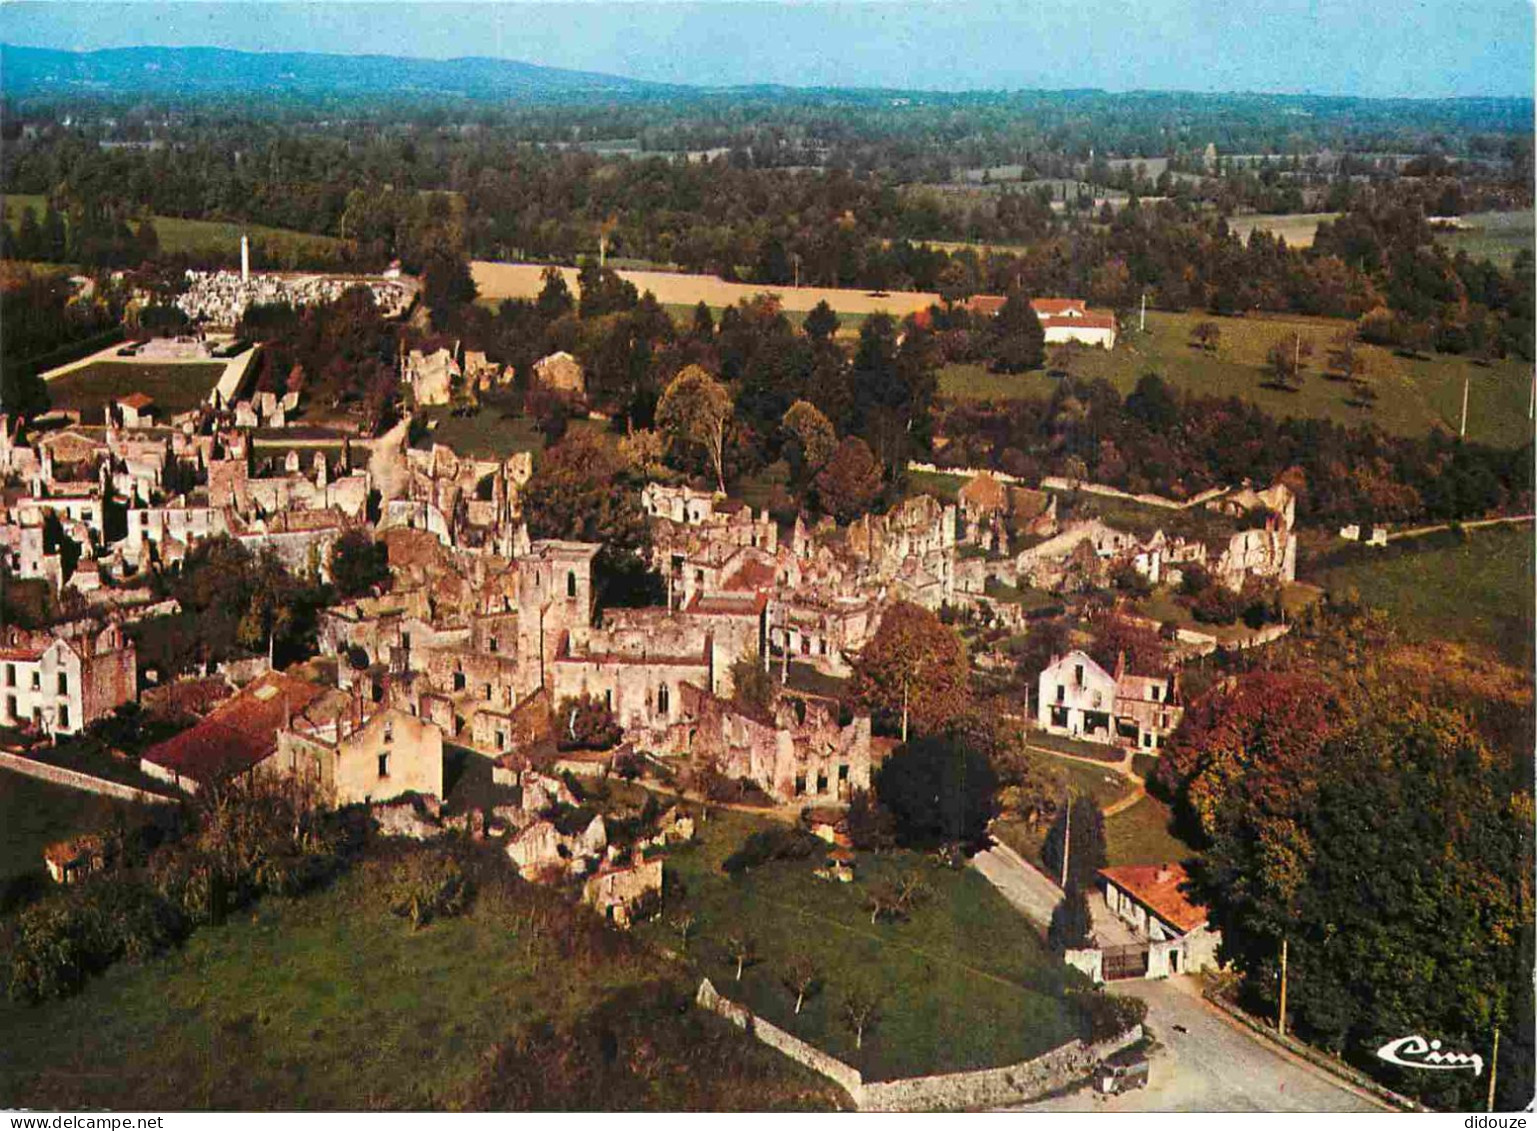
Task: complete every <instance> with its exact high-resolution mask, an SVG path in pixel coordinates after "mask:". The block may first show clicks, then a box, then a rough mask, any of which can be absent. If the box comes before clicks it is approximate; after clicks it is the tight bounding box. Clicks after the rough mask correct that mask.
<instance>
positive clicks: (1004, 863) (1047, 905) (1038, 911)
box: [971, 843, 1137, 946]
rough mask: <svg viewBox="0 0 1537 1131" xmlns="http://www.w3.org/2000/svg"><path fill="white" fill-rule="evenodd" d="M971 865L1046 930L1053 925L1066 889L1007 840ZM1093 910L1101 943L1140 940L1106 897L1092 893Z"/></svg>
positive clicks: (1095, 929)
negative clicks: (1056, 911) (1011, 846)
mask: <svg viewBox="0 0 1537 1131" xmlns="http://www.w3.org/2000/svg"><path fill="white" fill-rule="evenodd" d="M971 866H972V867H973V868H975V869H976V870H977V871H979V872H981V873H982V875H983V876H985V877H986V878H987V881H988V882H989V883H990V884H992V885H993V887H995V888H997V889H998V890H999V892H1001V893H1002V894H1003V897H1004V898H1005V899H1007V900H1008V901H1009V902H1010V903H1012V904H1013V905H1014V907H1015V909H1016V910H1017V911H1019V913H1020V914H1022V915H1023V916H1024V917H1025V918H1026V919H1029V920H1030V921H1031V922H1032V923H1034V924H1035V925H1036V927H1037V928H1038V929H1039V930H1040V931H1041V932H1042V933H1043V934H1044V933H1045V931H1046V928H1047V927H1048V926H1050V925H1051V913H1052V911H1053V910H1054V909H1055V908H1056V906H1057V904H1059V903H1061V902H1062V889H1061V888H1059V887H1058V886H1057V885H1056V884H1054V883H1052V882H1051V881H1050V880H1049V879H1047V878H1046V877H1045V875H1043V874H1042V873H1041V872H1039V871H1038V870H1036V869H1035V868H1034V867H1033V866H1031V865H1030V864H1028V863H1027V862H1026V861H1025V860H1023V859H1022V858H1021V857H1020V855H1019V853H1017V852H1015V851H1014V850H1013V849H1012V848H1010V847H1009V846H1008V845H1006V844H996V843H995V844H994V845H993V847H992V848H989V849H988V850H987V851H986V852H979V853H977V854H976V855H975V856H973V857H972V858H971ZM1089 914H1090V916H1091V917H1092V919H1093V921H1094V937H1095V938H1096V939H1097V940H1098V941H1099V945H1100V946H1123V945H1126V944H1128V943H1134V942H1136V941H1137V938H1136V936H1135V935H1134V934H1133V933H1132V930H1131V928H1130V927H1129V926H1127V925H1126V923H1125V922H1124V921H1123V920H1121V919H1119V918H1118V917H1116V915H1115V914H1114V913H1112V912H1111V910H1110V908H1108V907H1106V906H1105V900H1104V897H1103V896H1101V895H1099V894H1097V893H1095V894H1091V895H1090V896H1089Z"/></svg>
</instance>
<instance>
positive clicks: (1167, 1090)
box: [1019, 977, 1392, 1112]
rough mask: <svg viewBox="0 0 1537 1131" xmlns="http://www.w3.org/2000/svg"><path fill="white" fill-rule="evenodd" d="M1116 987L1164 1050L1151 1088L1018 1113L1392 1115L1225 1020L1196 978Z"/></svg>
mask: <svg viewBox="0 0 1537 1131" xmlns="http://www.w3.org/2000/svg"><path fill="white" fill-rule="evenodd" d="M1114 988H1115V992H1116V993H1118V994H1125V995H1128V996H1131V997H1139V998H1141V999H1142V1000H1143V1001H1145V1002H1147V1027H1148V1030H1149V1032H1150V1033H1151V1034H1152V1036H1154V1037H1155V1038H1156V1039H1157V1041H1158V1043H1159V1045H1160V1046H1161V1047H1160V1048H1158V1049H1157V1050H1156V1051H1155V1052H1154V1053H1153V1054H1152V1057H1151V1073H1150V1077H1149V1081H1148V1086H1147V1087H1146V1088H1142V1089H1139V1090H1138V1091H1134V1092H1128V1093H1126V1094H1125V1095H1120V1096H1106V1097H1100V1096H1098V1095H1096V1094H1095V1093H1094V1092H1093V1091H1092V1090H1090V1089H1087V1088H1085V1089H1083V1090H1082V1091H1078V1092H1074V1093H1072V1094H1071V1095H1065V1096H1056V1097H1053V1098H1051V1099H1048V1100H1043V1101H1041V1102H1040V1103H1036V1104H1026V1105H1025V1106H1023V1107H1022V1108H1020V1109H1019V1110H1021V1111H1285V1112H1307V1111H1318V1112H1334V1111H1391V1110H1392V1109H1391V1108H1388V1107H1387V1106H1386V1105H1384V1104H1381V1103H1378V1102H1377V1101H1376V1100H1375V1099H1373V1098H1371V1097H1370V1096H1368V1095H1367V1094H1366V1093H1365V1092H1361V1091H1358V1090H1357V1089H1355V1088H1353V1087H1351V1086H1350V1085H1349V1084H1347V1083H1345V1082H1344V1081H1343V1080H1340V1079H1338V1078H1336V1077H1334V1076H1331V1075H1329V1074H1328V1073H1327V1072H1324V1071H1322V1070H1321V1069H1318V1068H1315V1067H1313V1066H1312V1065H1311V1064H1308V1063H1307V1062H1306V1061H1303V1060H1300V1059H1298V1058H1296V1057H1294V1056H1292V1055H1291V1054H1289V1053H1287V1052H1285V1051H1284V1050H1282V1049H1280V1048H1278V1047H1277V1046H1275V1045H1273V1044H1271V1043H1270V1042H1268V1041H1265V1040H1263V1039H1262V1038H1259V1037H1256V1036H1254V1035H1253V1034H1251V1033H1250V1032H1249V1031H1248V1030H1247V1029H1244V1028H1242V1027H1240V1026H1239V1025H1238V1024H1237V1023H1236V1022H1233V1021H1230V1020H1229V1019H1228V1018H1227V1017H1226V1016H1225V1015H1224V1014H1222V1013H1221V1012H1219V1011H1218V1010H1217V1009H1216V1008H1215V1007H1213V1006H1211V1005H1209V1004H1207V1002H1206V1001H1205V1000H1204V999H1203V998H1202V997H1201V991H1200V987H1199V983H1197V982H1196V980H1195V979H1194V978H1187V977H1180V978H1168V979H1165V980H1162V981H1156V982H1143V981H1126V982H1116V983H1115V987H1114ZM1176 1025H1179V1026H1182V1027H1183V1029H1184V1032H1180V1031H1178V1030H1176V1029H1175V1028H1174V1027H1175V1026H1176Z"/></svg>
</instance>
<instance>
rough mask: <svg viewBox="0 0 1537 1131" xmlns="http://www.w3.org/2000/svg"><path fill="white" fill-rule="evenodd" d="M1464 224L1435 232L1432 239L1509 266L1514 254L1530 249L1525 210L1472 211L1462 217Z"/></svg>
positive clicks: (1530, 225)
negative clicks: (1461, 226) (1454, 229)
mask: <svg viewBox="0 0 1537 1131" xmlns="http://www.w3.org/2000/svg"><path fill="white" fill-rule="evenodd" d="M1462 221H1463V223H1464V224H1467V225H1468V227H1466V228H1462V229H1459V230H1457V231H1453V232H1437V233H1436V242H1437V243H1439V244H1442V245H1443V246H1445V247H1447V248H1450V249H1451V250H1452V251H1454V252H1457V251H1465V252H1467V253H1468V255H1469V256H1471V257H1472V258H1474V259H1488V260H1491V261H1492V262H1494V263H1495V264H1497V265H1499V266H1500V267H1509V266H1510V265H1511V263H1512V262H1514V260H1515V258H1516V255H1517V254H1518V253H1519V252H1522V251H1531V250H1532V241H1533V238H1534V225H1533V215H1532V213H1531V212H1530V211H1526V212H1472V213H1469V214H1468V215H1466V216H1464V217H1463V218H1462Z"/></svg>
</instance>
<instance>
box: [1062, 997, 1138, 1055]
mask: <svg viewBox="0 0 1537 1131" xmlns="http://www.w3.org/2000/svg"><path fill="white" fill-rule="evenodd" d="M1070 996H1071V997H1072V998H1074V999H1076V1000H1077V1002H1078V1004H1079V1006H1080V1007H1081V1008H1082V1010H1083V1018H1084V1025H1085V1029H1086V1033H1087V1035H1086V1036H1085V1038H1084V1039H1085V1040H1087V1041H1089V1042H1090V1043H1093V1042H1095V1041H1106V1040H1109V1039H1110V1038H1111V1037H1118V1036H1120V1035H1121V1034H1122V1033H1124V1032H1126V1030H1128V1029H1130V1028H1131V1027H1132V1026H1133V1025H1140V1024H1142V1023H1143V1022H1144V1021H1146V1020H1147V1002H1145V1001H1143V1000H1142V999H1141V998H1137V997H1119V996H1117V995H1115V994H1107V993H1105V992H1103V991H1102V990H1091V991H1088V992H1084V993H1074V994H1070Z"/></svg>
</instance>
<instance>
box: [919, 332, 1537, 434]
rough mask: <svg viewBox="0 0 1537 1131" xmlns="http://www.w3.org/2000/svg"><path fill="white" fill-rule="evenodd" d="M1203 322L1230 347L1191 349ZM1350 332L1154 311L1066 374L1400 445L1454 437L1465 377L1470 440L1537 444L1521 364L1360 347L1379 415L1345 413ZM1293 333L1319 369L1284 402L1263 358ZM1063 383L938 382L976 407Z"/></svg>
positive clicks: (970, 371) (977, 376) (959, 369)
mask: <svg viewBox="0 0 1537 1131" xmlns="http://www.w3.org/2000/svg"><path fill="white" fill-rule="evenodd" d="M1197 322H1215V323H1216V324H1217V325H1218V326H1219V327H1220V328H1221V330H1222V342H1221V345H1220V347H1219V348H1218V349H1217V351H1216V352H1215V353H1204V352H1203V351H1201V350H1199V349H1195V348H1193V347H1191V345H1190V331H1191V328H1192V327H1194V326H1195V324H1196V323H1197ZM1347 325H1349V323H1347V322H1345V321H1342V320H1339V319H1329V318H1304V317H1301V316H1291V315H1287V316H1274V317H1259V316H1256V317H1250V318H1218V317H1212V316H1210V315H1206V314H1201V313H1185V314H1167V313H1161V312H1153V311H1149V312H1148V316H1147V333H1146V334H1140V333H1138V332H1137V331H1136V327H1135V322H1134V321H1129V324H1128V325H1127V326H1126V327H1124V328H1123V331H1122V336H1121V339H1120V341H1119V342H1118V343H1117V345H1116V348H1115V349H1114V350H1112V351H1108V352H1107V351H1105V350H1100V349H1083V350H1079V351H1076V352H1075V353H1074V355H1073V358H1072V361H1071V363H1070V364H1069V366H1068V369H1069V371H1070V372H1071V373H1073V374H1074V375H1075V376H1078V377H1086V378H1091V379H1092V378H1095V377H1103V378H1105V379H1106V380H1108V381H1110V382H1111V384H1113V385H1115V386H1116V388H1118V389H1120V390H1121V392H1122V393H1129V392H1130V391H1131V390H1132V389H1133V388H1135V387H1136V383H1137V380H1138V379H1139V378H1140V377H1141V376H1142V375H1143V374H1144V373H1149V372H1151V373H1158V374H1160V375H1161V376H1162V377H1163V378H1164V379H1165V380H1167V381H1168V382H1170V383H1171V384H1172V385H1174V386H1176V387H1178V388H1181V389H1185V390H1188V391H1190V392H1193V393H1199V394H1202V395H1205V396H1236V397H1241V398H1243V399H1244V400H1248V401H1252V402H1254V403H1255V404H1257V405H1259V406H1260V407H1261V408H1262V409H1264V410H1265V411H1266V412H1269V413H1273V414H1274V415H1276V416H1300V417H1319V418H1322V419H1325V420H1332V421H1335V422H1336V423H1339V424H1362V423H1366V422H1374V423H1376V424H1377V425H1378V426H1379V427H1381V428H1382V429H1384V430H1385V431H1387V432H1391V433H1395V434H1397V435H1401V436H1421V435H1424V434H1425V433H1426V432H1428V431H1429V430H1430V429H1432V428H1434V427H1437V426H1439V427H1443V428H1448V429H1451V430H1453V431H1455V430H1456V428H1457V423H1458V418H1459V416H1460V414H1461V410H1462V385H1463V378H1464V377H1467V378H1468V379H1469V380H1470V381H1471V386H1470V388H1471V392H1470V396H1469V400H1468V438H1469V439H1471V440H1478V441H1481V442H1483V443H1488V444H1495V445H1498V446H1502V447H1517V446H1519V445H1521V444H1524V443H1526V442H1527V440H1529V439H1530V438H1531V435H1532V425H1531V421H1530V420H1528V419H1527V406H1528V400H1529V397H1530V393H1531V369H1530V367H1529V366H1527V365H1526V364H1525V363H1524V362H1521V361H1518V360H1506V361H1500V362H1496V363H1494V364H1493V365H1491V366H1488V367H1487V368H1486V367H1482V366H1478V365H1475V364H1474V363H1473V362H1472V360H1470V359H1469V358H1466V357H1457V356H1453V355H1450V354H1434V355H1429V356H1428V357H1427V359H1426V360H1423V361H1419V360H1413V359H1410V358H1405V357H1400V356H1399V355H1397V354H1395V353H1393V352H1392V351H1389V350H1386V349H1381V348H1378V347H1376V346H1362V347H1361V353H1362V355H1363V356H1364V357H1365V359H1366V376H1367V377H1368V378H1369V379H1370V380H1371V382H1372V384H1373V385H1374V386H1375V388H1376V390H1377V394H1378V400H1377V405H1376V407H1375V408H1371V409H1363V408H1357V407H1355V406H1353V405H1350V404H1347V403H1346V400H1347V398H1348V397H1349V395H1350V388H1349V386H1348V385H1347V384H1346V383H1345V382H1341V381H1331V380H1329V379H1328V378H1326V377H1325V376H1324V375H1323V368H1324V366H1325V365H1326V362H1327V357H1326V355H1327V353H1328V350H1329V345H1330V340H1331V339H1332V338H1333V337H1334V336H1335V335H1336V334H1338V333H1339V332H1340V331H1341V330H1342V329H1344V328H1345V327H1346V326H1347ZM1293 331H1298V332H1300V333H1301V334H1302V335H1303V337H1304V338H1305V339H1308V340H1311V341H1312V343H1313V361H1312V364H1311V366H1310V367H1308V368H1307V369H1306V370H1305V377H1304V381H1303V385H1302V389H1301V390H1300V391H1298V392H1283V391H1281V390H1278V389H1273V388H1269V387H1266V385H1265V378H1264V375H1263V373H1262V372H1261V369H1262V367H1263V366H1264V363H1265V353H1266V351H1267V350H1269V348H1270V346H1271V345H1272V344H1273V343H1274V342H1276V341H1277V340H1279V339H1281V338H1282V337H1285V336H1286V335H1287V334H1289V333H1291V332H1293ZM1056 380H1057V379H1056V378H1055V377H1052V376H1048V374H1047V373H1046V372H1045V371H1043V370H1035V371H1033V372H1031V373H1026V374H1021V375H1019V376H1016V377H1011V376H1005V375H998V374H992V373H988V372H987V371H986V370H985V369H983V368H982V367H981V366H977V365H952V366H949V367H947V368H946V369H945V370H943V371H942V372H941V374H940V392H941V393H942V394H943V395H945V396H950V397H957V398H964V399H973V400H975V399H1006V398H1007V397H1008V396H1011V395H1012V396H1021V397H1029V396H1047V395H1049V394H1050V392H1051V390H1052V388H1053V387H1054V386H1055V384H1056Z"/></svg>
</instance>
